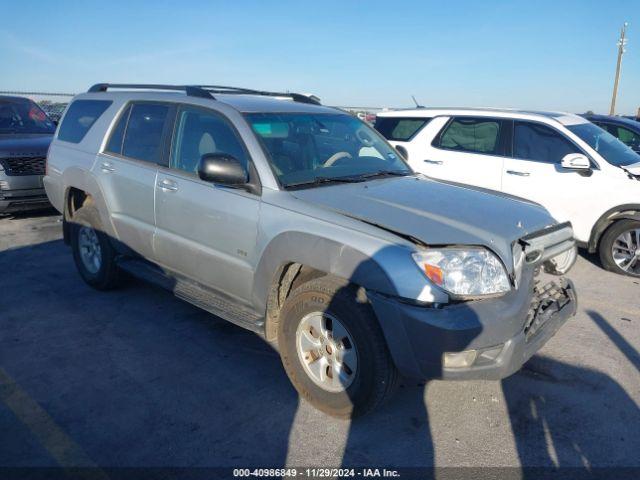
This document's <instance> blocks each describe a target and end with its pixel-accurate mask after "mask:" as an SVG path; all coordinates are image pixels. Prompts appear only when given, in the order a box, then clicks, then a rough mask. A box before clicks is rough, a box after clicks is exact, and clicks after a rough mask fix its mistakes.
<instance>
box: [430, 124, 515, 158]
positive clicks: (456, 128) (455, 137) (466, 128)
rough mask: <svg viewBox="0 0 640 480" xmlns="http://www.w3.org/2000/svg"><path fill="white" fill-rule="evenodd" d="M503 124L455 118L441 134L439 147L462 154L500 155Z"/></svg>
mask: <svg viewBox="0 0 640 480" xmlns="http://www.w3.org/2000/svg"><path fill="white" fill-rule="evenodd" d="M501 125H502V122H501V121H500V120H496V119H493V118H454V119H453V120H451V121H450V122H449V124H448V125H447V126H446V127H445V129H444V131H443V132H442V133H441V134H440V139H439V143H438V145H437V146H438V147H440V148H445V149H447V150H458V151H461V152H470V153H483V154H485V155H492V154H496V155H500V154H502V152H501V151H500V150H501V148H500V142H499V139H500V129H501Z"/></svg>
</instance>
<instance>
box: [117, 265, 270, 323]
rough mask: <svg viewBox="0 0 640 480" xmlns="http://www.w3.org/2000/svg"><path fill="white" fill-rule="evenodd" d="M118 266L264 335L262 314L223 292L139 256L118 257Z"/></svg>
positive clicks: (221, 316) (225, 318)
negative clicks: (138, 257) (168, 270)
mask: <svg viewBox="0 0 640 480" xmlns="http://www.w3.org/2000/svg"><path fill="white" fill-rule="evenodd" d="M118 267H120V268H121V269H122V270H124V271H125V272H127V273H130V274H131V275H133V276H134V277H136V278H139V279H140V280H144V281H146V282H149V283H152V284H154V285H156V286H159V287H161V288H163V289H165V290H169V291H171V292H173V294H174V295H175V296H176V297H178V298H180V299H181V300H184V301H186V302H189V303H191V304H192V305H195V306H196V307H199V308H201V309H203V310H206V311H207V312H209V313H212V314H214V315H216V316H218V317H220V318H223V319H224V320H227V321H228V322H231V323H233V324H235V325H238V326H240V327H242V328H246V329H247V330H251V331H253V332H256V333H258V334H260V335H264V317H263V316H261V315H259V314H258V313H256V312H255V311H253V310H251V309H250V308H248V307H245V306H243V305H238V304H237V303H236V302H234V301H233V300H232V299H230V298H228V297H227V296H226V295H223V294H219V293H217V292H214V291H213V290H212V289H210V288H207V287H205V286H203V285H200V284H198V283H196V282H193V281H191V280H187V279H184V278H181V277H177V276H173V275H170V274H168V273H167V272H165V271H163V270H162V269H160V268H159V267H158V266H157V265H154V264H153V263H151V262H148V261H146V260H142V259H135V258H121V259H120V260H118Z"/></svg>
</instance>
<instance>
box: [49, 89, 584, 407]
mask: <svg viewBox="0 0 640 480" xmlns="http://www.w3.org/2000/svg"><path fill="white" fill-rule="evenodd" d="M45 187H46V191H47V194H48V196H49V198H50V200H51V202H52V204H53V205H54V206H55V207H56V208H57V209H58V210H59V211H60V212H62V213H63V214H64V217H63V218H64V222H63V230H64V239H65V241H66V242H67V243H68V244H70V245H71V248H72V252H73V258H74V260H75V264H76V266H77V268H78V270H79V273H80V275H81V276H82V278H83V279H84V281H85V282H87V283H88V284H89V285H91V286H93V287H95V288H97V289H108V288H112V287H114V286H115V285H117V283H118V280H119V279H120V277H121V274H122V273H123V272H128V273H130V274H133V275H134V276H138V277H141V278H143V279H146V280H150V281H152V282H154V283H156V284H159V285H162V286H163V287H165V288H167V289H170V290H171V291H172V292H173V293H174V294H175V295H176V296H178V297H180V298H182V299H184V300H186V301H189V302H192V303H193V304H195V305H197V306H199V307H201V308H203V309H205V310H207V311H209V312H212V313H214V314H216V315H218V316H220V317H222V318H224V319H226V320H228V321H231V322H233V323H235V324H237V325H240V326H242V327H245V328H248V329H250V330H253V331H254V332H257V333H258V334H260V335H262V336H264V337H265V338H266V340H267V341H270V342H273V343H274V344H275V345H276V348H277V349H278V351H279V353H280V356H281V358H282V362H283V364H284V368H285V370H286V372H287V374H288V376H289V378H290V379H291V382H292V383H293V384H294V386H295V387H296V389H297V390H298V392H299V393H300V394H301V395H302V396H303V397H304V398H306V399H307V400H308V401H310V402H311V403H312V404H313V405H315V406H316V407H318V408H319V409H321V410H323V411H325V412H328V413H330V414H332V415H335V416H340V417H348V416H352V415H358V414H363V413H365V412H367V411H370V410H371V409H373V408H374V407H376V406H377V405H378V404H380V402H381V401H382V400H383V399H385V397H388V396H389V395H390V393H391V392H392V391H393V386H394V384H395V380H396V378H397V376H398V374H402V375H404V376H408V377H417V378H427V377H428V378H433V377H440V378H451V379H470V378H484V379H498V378H502V377H505V376H507V375H510V374H511V373H513V372H515V371H516V370H518V369H519V368H520V367H521V365H522V364H523V363H524V362H525V361H526V360H527V359H528V358H529V357H530V356H531V355H533V354H534V353H535V352H536V351H537V350H538V349H540V348H541V346H542V345H543V344H544V343H545V342H546V341H547V340H548V339H549V338H550V337H551V336H552V335H554V333H555V332H556V331H557V330H558V328H560V326H561V325H562V324H563V323H564V322H565V321H566V320H567V318H568V317H570V316H572V315H574V313H575V311H576V296H575V293H574V289H573V286H572V283H571V282H570V281H569V280H566V279H564V278H560V279H558V280H556V281H548V279H547V278H546V277H547V276H548V274H549V273H552V274H556V275H561V274H564V273H565V272H566V271H567V270H568V269H569V268H570V267H571V266H572V264H573V261H574V260H575V246H574V240H573V232H572V229H571V226H570V225H569V224H557V223H556V222H555V221H554V220H553V218H552V217H551V216H550V215H549V213H547V211H546V210H545V209H544V208H542V207H540V206H539V205H537V204H534V203H531V202H528V201H525V200H521V199H518V198H513V197H509V196H507V195H504V194H494V193H489V192H487V191H484V190H480V189H477V188H472V187H466V186H461V185H454V184H448V183H445V182H440V181H435V180H432V179H429V178H426V177H424V176H422V175H420V174H416V173H414V171H413V170H411V168H410V167H409V166H408V165H407V164H406V162H405V161H404V160H403V159H402V158H401V156H400V155H398V154H397V152H396V151H395V150H394V149H393V148H392V147H391V146H390V145H389V144H388V143H387V142H386V141H385V140H384V139H383V138H382V137H381V136H380V135H379V134H377V133H376V132H375V131H374V130H373V129H371V128H370V127H368V126H367V125H366V124H365V123H363V122H362V121H360V120H358V119H357V118H355V117H353V116H351V115H349V114H347V113H345V112H343V111H340V110H337V109H334V108H328V107H324V106H322V105H320V103H319V101H318V99H317V98H315V97H311V96H304V95H300V94H290V93H287V94H280V93H270V92H262V91H254V90H246V89H238V88H231V87H206V86H199V87H193V86H187V87H178V86H167V85H109V84H98V85H95V86H94V87H92V88H91V89H90V90H89V92H88V93H85V94H81V95H78V96H77V97H76V98H75V99H74V100H73V102H72V103H71V105H70V106H69V108H68V109H67V111H66V113H65V115H64V117H63V118H62V123H61V126H60V128H59V131H58V132H57V134H56V137H55V139H54V140H53V143H52V146H51V148H50V151H49V155H48V165H47V175H46V177H45Z"/></svg>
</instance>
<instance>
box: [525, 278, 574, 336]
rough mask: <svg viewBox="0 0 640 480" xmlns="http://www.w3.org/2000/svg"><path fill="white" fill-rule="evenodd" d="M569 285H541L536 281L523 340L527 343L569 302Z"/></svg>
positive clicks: (551, 283)
mask: <svg viewBox="0 0 640 480" xmlns="http://www.w3.org/2000/svg"><path fill="white" fill-rule="evenodd" d="M569 288H570V287H569V285H568V284H567V283H566V281H564V280H561V282H560V284H559V285H558V284H557V283H556V282H549V283H547V284H544V285H542V282H541V281H540V280H536V284H535V287H534V289H533V300H532V301H531V306H530V307H529V311H528V313H527V320H526V322H525V324H524V334H525V340H526V341H527V342H528V341H529V340H530V339H532V338H533V337H534V336H535V335H536V333H537V332H539V331H540V329H541V328H542V327H543V326H544V325H545V324H546V323H547V321H549V320H550V319H551V317H553V316H554V315H555V314H556V313H558V312H559V311H560V310H562V309H563V308H564V307H566V306H567V305H568V304H569V302H571V297H570V296H569V293H568V291H569Z"/></svg>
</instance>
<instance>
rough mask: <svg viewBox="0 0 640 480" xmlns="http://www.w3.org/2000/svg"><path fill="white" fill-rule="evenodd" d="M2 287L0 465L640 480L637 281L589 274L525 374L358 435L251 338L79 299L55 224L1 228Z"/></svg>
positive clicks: (112, 295) (194, 320) (133, 290)
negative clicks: (318, 406) (553, 474)
mask: <svg viewBox="0 0 640 480" xmlns="http://www.w3.org/2000/svg"><path fill="white" fill-rule="evenodd" d="M594 262H595V263H594ZM0 272H2V275H0V466H5V467H6V466H55V465H61V466H66V467H68V466H92V465H98V466H110V467H117V466H128V467H132V466H159V467H162V466H173V467H193V466H220V465H225V466H238V465H254V466H283V465H290V466H340V465H362V466H405V467H406V466H431V465H436V466H454V465H464V466H519V465H527V466H552V467H553V466H574V467H580V468H593V467H597V466H640V409H639V405H640V403H639V402H640V354H639V351H640V295H639V293H640V282H639V281H638V280H634V279H632V278H625V277H620V276H617V275H614V274H610V273H608V272H605V271H604V270H602V269H601V268H599V267H598V266H597V262H596V261H595V260H594V259H592V258H585V257H580V258H579V260H578V263H577V264H576V266H575V267H574V269H573V271H572V272H571V275H570V277H571V278H572V279H573V280H574V281H575V283H576V286H577V290H578V294H579V298H580V306H579V313H578V315H577V316H576V317H575V318H573V319H571V320H570V321H569V323H568V324H567V325H565V326H564V328H562V329H561V330H560V332H559V333H558V334H557V335H556V336H555V337H554V338H553V339H552V340H551V341H550V342H549V343H548V344H547V345H546V346H545V347H544V348H543V349H542V351H541V352H540V353H539V354H538V355H536V356H535V357H534V358H533V359H532V360H531V361H530V362H529V363H528V364H527V365H526V366H525V368H524V369H523V370H522V371H521V372H519V373H518V374H516V375H514V376H512V377H510V378H509V379H506V380H504V381H502V382H482V381H474V382H443V381H432V382H429V383H427V384H426V385H415V384H409V385H404V386H402V388H401V389H400V391H399V392H398V395H397V396H396V397H395V398H394V400H393V401H392V402H390V403H389V404H387V405H386V406H385V407H384V408H382V409H381V410H379V411H378V412H376V413H375V414H373V415H371V416H369V417H365V418H362V419H358V420H356V421H354V422H349V421H341V420H335V419H333V418H330V417H327V416H325V415H324V414H322V413H320V412H318V411H316V410H315V409H313V408H312V407H310V406H309V405H307V404H305V403H304V402H302V401H300V400H299V399H298V397H297V395H296V392H295V390H294V389H293V387H292V386H291V385H290V384H289V382H288V379H287V378H286V375H285V373H284V370H283V368H282V367H281V365H280V361H279V357H278V356H277V354H276V353H275V352H274V351H273V350H272V349H271V347H270V346H269V345H267V344H266V343H265V342H264V341H263V340H261V339H260V338H259V337H257V336H256V335H254V334H252V333H250V332H248V331H244V330H242V329H240V328H238V327H235V326H233V325H231V324H229V323H226V322H224V321H223V320H220V319H217V318H216V317H213V316H211V315H209V314H207V313H205V312H203V311H201V310H198V309H197V308H195V307H193V306H191V305H189V304H187V303H184V302H182V301H180V300H178V299H176V298H175V297H173V296H172V295H171V294H170V293H168V292H165V291H163V290H160V289H157V288H155V287H152V286H149V285H146V284H144V283H142V282H138V281H131V282H129V284H128V285H127V286H126V287H125V288H123V289H120V290H117V291H113V292H108V293H101V292H97V291H94V290H92V289H91V288H89V287H88V286H86V285H85V284H84V283H83V282H82V281H81V279H80V277H79V275H78V274H77V273H76V270H75V267H74V265H73V261H72V258H71V253H70V250H69V249H68V248H67V247H66V246H65V245H64V244H63V242H62V240H61V223H60V222H59V217H58V216H57V215H55V214H53V213H48V214H32V215H23V216H19V217H5V218H0Z"/></svg>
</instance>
